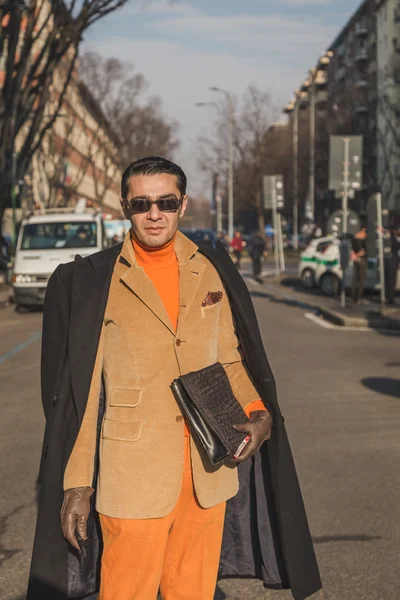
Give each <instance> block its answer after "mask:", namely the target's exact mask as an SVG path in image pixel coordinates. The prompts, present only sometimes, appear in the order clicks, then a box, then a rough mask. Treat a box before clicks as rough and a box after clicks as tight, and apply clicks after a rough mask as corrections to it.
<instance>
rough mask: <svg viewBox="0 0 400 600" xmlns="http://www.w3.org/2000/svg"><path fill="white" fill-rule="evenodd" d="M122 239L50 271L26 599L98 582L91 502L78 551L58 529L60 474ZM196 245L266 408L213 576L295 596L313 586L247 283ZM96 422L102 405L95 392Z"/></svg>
mask: <svg viewBox="0 0 400 600" xmlns="http://www.w3.org/2000/svg"><path fill="white" fill-rule="evenodd" d="M121 248H122V245H119V246H115V247H114V248H109V249H107V250H103V251H101V252H98V253H97V254H93V255H92V256H89V257H87V258H84V259H83V258H81V257H79V256H78V257H77V258H76V260H75V261H74V262H72V263H68V264H66V265H61V266H60V267H58V268H57V269H56V271H55V272H54V274H53V275H52V277H51V278H50V281H49V284H48V289H47V293H46V300H45V310H44V317H43V342H42V373H41V375H42V401H43V407H44V412H45V417H46V428H45V434H44V442H43V450H42V457H41V464H40V474H39V482H40V484H41V485H40V487H41V490H40V500H39V514H38V521H37V529H36V535H35V542H34V548H33V557H32V565H31V572H30V579H29V587H28V594H27V600H67V599H68V598H84V597H86V596H88V595H90V594H93V593H95V592H96V590H98V589H99V559H100V558H101V534H100V531H99V525H98V519H97V515H96V512H95V510H92V511H91V516H90V518H89V522H88V534H89V542H88V545H87V549H86V553H85V555H81V557H78V556H77V555H76V554H75V553H74V551H73V550H72V549H71V548H69V547H68V544H67V543H66V541H65V540H64V538H63V536H62V533H61V528H60V508H61V504H62V500H63V477H64V471H65V468H66V465H67V462H68V459H69V456H70V454H71V452H72V449H73V447H74V443H75V440H76V438H77V435H78V431H79V427H80V424H81V422H82V419H83V415H84V412H85V407H86V401H87V397H88V392H89V388H90V382H91V377H92V372H93V367H94V363H95V358H96V351H97V346H98V341H99V336H100V331H101V325H102V320H103V316H104V311H105V308H106V303H107V297H108V292H109V287H110V281H111V275H112V272H113V267H114V264H115V262H116V260H117V259H119V255H120V252H121ZM201 252H202V253H203V254H204V255H205V256H206V257H207V258H208V259H209V260H210V262H211V263H212V264H213V265H214V266H215V268H216V269H217V271H218V273H219V275H220V277H221V279H222V281H223V283H224V285H225V289H226V291H227V293H228V296H229V300H230V303H231V307H232V313H233V315H234V319H235V324H236V330H237V335H238V338H239V341H240V345H241V349H242V353H243V358H244V361H245V364H246V367H247V369H248V371H249V374H250V376H251V377H252V379H253V382H254V385H255V386H256V388H257V390H258V392H259V394H260V398H262V400H263V401H264V403H265V405H266V406H267V408H268V409H269V410H270V412H271V413H272V415H273V419H274V426H273V434H272V438H271V440H270V441H268V442H266V443H264V444H263V446H262V447H261V450H260V451H259V452H258V453H256V455H255V456H254V457H253V458H252V459H251V460H249V461H247V462H245V463H243V464H241V465H239V478H240V491H239V493H238V495H237V496H235V498H233V499H232V500H229V501H228V503H227V511H226V519H225V530H224V538H223V545H222V553H221V563H220V572H219V578H220V579H222V578H228V577H242V578H257V579H261V580H262V581H263V582H264V585H265V587H267V588H275V589H282V588H290V589H291V590H292V593H293V597H294V598H295V600H303V599H304V598H307V597H308V596H310V595H311V594H313V593H314V592H316V591H317V590H318V589H319V588H320V587H321V581H320V576H319V572H318V566H317V563H316V558H315V554H314V549H313V545H312V540H311V536H310V532H309V528H308V523H307V518H306V513H305V509H304V504H303V500H302V497H301V492H300V488H299V483H298V480H297V475H296V470H295V466H294V463H293V459H292V454H291V450H290V446H289V442H288V438H287V434H286V431H285V426H284V420H283V418H282V415H281V413H280V410H279V406H278V403H277V398H276V387H275V381H274V378H273V375H272V372H271V369H270V366H269V363H268V360H267V357H266V354H265V351H264V347H263V344H262V340H261V335H260V332H259V328H258V324H257V319H256V315H255V312H254V308H253V304H252V301H251V298H250V294H249V292H248V290H247V287H246V285H245V283H244V281H243V280H242V278H241V277H240V275H239V274H238V272H237V270H236V267H235V266H234V265H233V263H232V261H231V259H230V257H229V255H228V254H227V252H226V250H225V249H224V247H223V246H222V244H220V243H219V242H218V243H217V245H216V247H215V248H213V247H211V246H209V247H208V246H207V247H206V246H205V247H204V248H201ZM100 400H101V401H100V410H99V423H100V422H101V419H102V410H104V407H103V404H104V393H103V392H102V398H101V399H100Z"/></svg>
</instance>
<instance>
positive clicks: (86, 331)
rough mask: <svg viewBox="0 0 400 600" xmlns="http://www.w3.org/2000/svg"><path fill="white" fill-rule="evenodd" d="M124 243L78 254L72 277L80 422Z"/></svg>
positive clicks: (71, 349) (72, 350) (71, 344)
mask: <svg viewBox="0 0 400 600" xmlns="http://www.w3.org/2000/svg"><path fill="white" fill-rule="evenodd" d="M120 251H121V245H119V246H115V247H114V248H112V249H110V251H106V252H104V251H103V253H102V256H101V258H100V259H97V257H96V255H94V256H93V257H92V258H89V259H83V258H81V257H78V258H77V259H76V264H75V269H74V273H73V280H72V297H71V317H70V328H69V335H68V355H69V362H70V368H71V379H72V391H73V396H74V401H75V405H76V411H77V414H78V422H79V423H81V421H82V419H83V415H84V412H85V408H86V401H87V397H88V394H89V389H90V384H91V380H92V373H93V368H94V363H95V360H96V353H97V347H98V344H99V339H100V332H101V327H102V323H103V318H104V312H105V309H106V305H107V299H108V292H109V289H110V282H111V276H112V272H113V268H114V264H115V261H116V259H117V256H118V255H119V253H120Z"/></svg>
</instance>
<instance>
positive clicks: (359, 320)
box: [315, 305, 400, 331]
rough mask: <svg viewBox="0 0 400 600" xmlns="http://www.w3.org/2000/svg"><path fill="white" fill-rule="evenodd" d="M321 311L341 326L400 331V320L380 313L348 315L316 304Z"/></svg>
mask: <svg viewBox="0 0 400 600" xmlns="http://www.w3.org/2000/svg"><path fill="white" fill-rule="evenodd" d="M315 308H316V309H317V310H318V311H319V313H320V314H321V315H322V316H323V317H324V319H326V320H327V321H330V322H331V323H333V324H334V325H339V327H360V328H363V327H369V329H387V330H391V331H400V320H397V319H391V318H390V317H388V316H385V315H382V314H380V313H369V315H370V316H369V318H368V317H348V316H347V315H342V314H341V313H338V312H336V311H334V310H330V309H328V308H323V307H322V306H318V305H315Z"/></svg>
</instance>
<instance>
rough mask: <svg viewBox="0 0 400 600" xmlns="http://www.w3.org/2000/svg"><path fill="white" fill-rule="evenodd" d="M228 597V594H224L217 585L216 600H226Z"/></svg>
mask: <svg viewBox="0 0 400 600" xmlns="http://www.w3.org/2000/svg"><path fill="white" fill-rule="evenodd" d="M226 597H227V596H226V594H224V592H223V591H222V590H221V589H220V588H219V586H218V585H217V589H216V590H215V596H214V600H225V598H226Z"/></svg>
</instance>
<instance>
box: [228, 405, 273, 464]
mask: <svg viewBox="0 0 400 600" xmlns="http://www.w3.org/2000/svg"><path fill="white" fill-rule="evenodd" d="M234 429H236V431H243V433H248V434H249V435H250V437H251V441H250V442H249V443H248V444H247V446H246V447H245V449H244V450H243V452H242V453H241V455H240V456H239V457H238V458H236V459H235V461H234V462H235V463H242V462H244V461H245V460H247V459H248V458H250V457H251V456H253V454H255V453H256V452H257V450H258V449H259V447H260V446H261V444H262V443H263V442H265V441H266V440H269V439H270V437H271V434H272V417H271V415H270V414H269V412H268V411H267V410H255V411H254V412H252V413H251V415H250V421H249V422H248V423H244V424H241V425H234Z"/></svg>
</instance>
